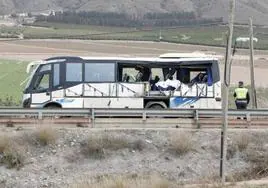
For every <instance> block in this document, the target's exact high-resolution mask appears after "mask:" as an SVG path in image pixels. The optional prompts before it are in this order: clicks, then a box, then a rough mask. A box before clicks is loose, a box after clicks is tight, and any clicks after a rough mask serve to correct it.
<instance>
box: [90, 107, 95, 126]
mask: <svg viewBox="0 0 268 188" xmlns="http://www.w3.org/2000/svg"><path fill="white" fill-rule="evenodd" d="M91 124H92V128H94V127H95V109H94V108H93V109H91Z"/></svg>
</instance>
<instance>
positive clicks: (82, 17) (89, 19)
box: [37, 11, 223, 27]
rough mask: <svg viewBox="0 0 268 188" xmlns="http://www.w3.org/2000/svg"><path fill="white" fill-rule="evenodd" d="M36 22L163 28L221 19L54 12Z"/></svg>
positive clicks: (182, 14)
mask: <svg viewBox="0 0 268 188" xmlns="http://www.w3.org/2000/svg"><path fill="white" fill-rule="evenodd" d="M37 21H48V22H56V23H67V24H84V25H100V26H119V27H141V26H146V27H147V26H150V27H164V26H181V25H196V24H215V23H222V22H223V20H222V18H216V19H203V18H197V17H196V15H195V13H194V12H172V13H147V14H145V15H144V16H142V15H139V16H134V15H132V16H130V15H128V14H124V13H115V12H85V11H84V12H74V11H65V12H56V13H55V15H50V16H48V17H47V16H38V17H37Z"/></svg>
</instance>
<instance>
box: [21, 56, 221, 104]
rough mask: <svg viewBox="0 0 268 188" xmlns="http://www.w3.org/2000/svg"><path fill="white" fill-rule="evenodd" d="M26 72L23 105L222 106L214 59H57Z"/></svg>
mask: <svg viewBox="0 0 268 188" xmlns="http://www.w3.org/2000/svg"><path fill="white" fill-rule="evenodd" d="M27 71H28V72H31V76H30V79H29V82H28V84H27V86H26V88H25V90H24V96H23V106H24V107H33V108H52V107H53V108H159V109H160V108H213V109H214V108H221V82H220V73H219V66H218V61H217V59H215V58H206V57H201V58H200V57H199V58H198V57H194V58H190V57H187V58H185V57H184V58H119V57H55V58H50V59H46V60H43V61H37V62H33V63H30V64H29V65H28V67H27ZM200 75H201V76H200ZM202 75H203V77H202ZM198 76H199V77H200V78H201V77H202V78H203V79H202V80H201V79H199V77H198ZM167 78H169V79H170V80H173V82H171V81H170V80H169V84H167V87H158V86H159V85H160V84H157V83H158V82H159V83H160V82H164V81H166V79H167ZM170 83H177V84H170ZM168 86H170V87H168Z"/></svg>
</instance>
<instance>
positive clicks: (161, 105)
mask: <svg viewBox="0 0 268 188" xmlns="http://www.w3.org/2000/svg"><path fill="white" fill-rule="evenodd" d="M145 108H146V109H156V110H161V109H166V108H167V105H166V103H165V102H163V101H152V102H148V103H147V104H146V106H145Z"/></svg>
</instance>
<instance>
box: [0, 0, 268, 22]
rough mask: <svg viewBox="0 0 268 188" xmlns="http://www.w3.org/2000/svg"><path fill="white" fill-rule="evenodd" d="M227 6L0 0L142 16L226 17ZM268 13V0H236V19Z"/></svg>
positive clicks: (158, 0) (16, 7)
mask: <svg viewBox="0 0 268 188" xmlns="http://www.w3.org/2000/svg"><path fill="white" fill-rule="evenodd" d="M227 9H228V1H226V0H202V1H200V0H184V1H181V0H147V1H144V0H135V1H134V0H46V1H43V0H0V14H8V13H10V12H13V13H15V12H38V11H45V10H76V11H99V12H120V13H127V14H131V15H136V16H139V15H143V14H145V13H148V12H172V11H176V12H178V11H194V12H196V14H197V15H200V16H201V17H209V18H211V17H212V18H214V17H223V18H224V20H227ZM267 13H268V2H267V1H266V0H237V15H236V20H237V22H240V23H245V22H248V17H249V16H253V17H254V18H255V23H257V24H261V25H268V14H267Z"/></svg>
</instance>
